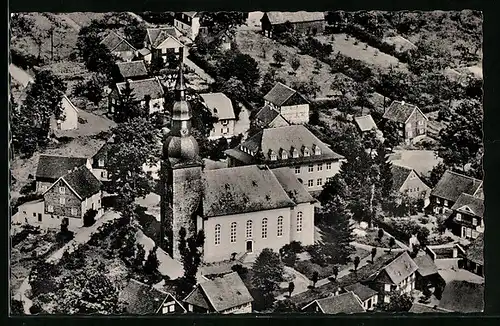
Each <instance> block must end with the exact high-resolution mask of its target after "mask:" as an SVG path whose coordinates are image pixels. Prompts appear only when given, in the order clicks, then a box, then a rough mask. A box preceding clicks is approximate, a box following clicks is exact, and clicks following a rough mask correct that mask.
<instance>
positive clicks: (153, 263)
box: [144, 246, 160, 275]
mask: <svg viewBox="0 0 500 326" xmlns="http://www.w3.org/2000/svg"><path fill="white" fill-rule="evenodd" d="M157 250H158V246H155V247H153V248H152V249H151V250H150V251H149V254H148V257H147V258H146V262H145V263H144V271H145V272H146V273H147V274H149V275H154V274H156V273H158V266H160V261H159V260H158V257H157V256H156V251H157Z"/></svg>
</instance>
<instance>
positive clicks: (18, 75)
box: [9, 63, 33, 87]
mask: <svg viewBox="0 0 500 326" xmlns="http://www.w3.org/2000/svg"><path fill="white" fill-rule="evenodd" d="M9 73H10V75H11V76H12V78H14V79H15V80H16V81H17V82H18V83H19V84H21V85H22V86H23V87H26V86H28V84H29V83H32V82H33V77H31V76H30V74H28V73H27V72H26V71H24V70H22V69H21V68H19V67H17V66H15V65H14V64H12V63H11V64H10V65H9Z"/></svg>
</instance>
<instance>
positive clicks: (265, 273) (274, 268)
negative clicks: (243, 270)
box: [252, 248, 284, 295]
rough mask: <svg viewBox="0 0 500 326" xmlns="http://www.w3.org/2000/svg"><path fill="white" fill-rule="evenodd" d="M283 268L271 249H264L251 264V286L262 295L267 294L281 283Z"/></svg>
mask: <svg viewBox="0 0 500 326" xmlns="http://www.w3.org/2000/svg"><path fill="white" fill-rule="evenodd" d="M283 274H284V268H283V263H282V262H281V260H280V257H279V255H278V254H277V253H275V252H274V251H273V250H272V249H269V248H264V249H263V250H262V251H261V252H260V254H259V256H258V257H257V259H256V260H255V262H254V263H253V278H252V284H253V285H254V286H255V288H256V289H258V290H259V291H261V292H262V293H263V294H269V295H271V293H272V292H273V291H274V290H276V289H277V288H278V287H279V283H280V282H282V281H283Z"/></svg>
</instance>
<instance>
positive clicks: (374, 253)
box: [371, 247, 377, 263]
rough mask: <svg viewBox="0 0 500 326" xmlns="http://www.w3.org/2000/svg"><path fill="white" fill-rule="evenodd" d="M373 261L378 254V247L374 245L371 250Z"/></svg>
mask: <svg viewBox="0 0 500 326" xmlns="http://www.w3.org/2000/svg"><path fill="white" fill-rule="evenodd" d="M371 255H372V263H373V262H375V256H376V255H377V248H375V247H373V248H372V251H371Z"/></svg>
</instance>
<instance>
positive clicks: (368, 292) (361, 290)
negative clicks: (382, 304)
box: [344, 283, 378, 301]
mask: <svg viewBox="0 0 500 326" xmlns="http://www.w3.org/2000/svg"><path fill="white" fill-rule="evenodd" d="M344 290H346V291H348V292H352V293H354V294H355V295H357V296H358V298H360V299H361V301H365V300H367V299H370V298H371V297H373V296H374V295H376V294H377V293H378V292H377V291H375V290H373V289H371V288H369V287H368V286H366V285H363V284H361V283H355V284H352V285H348V286H346V287H344Z"/></svg>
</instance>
